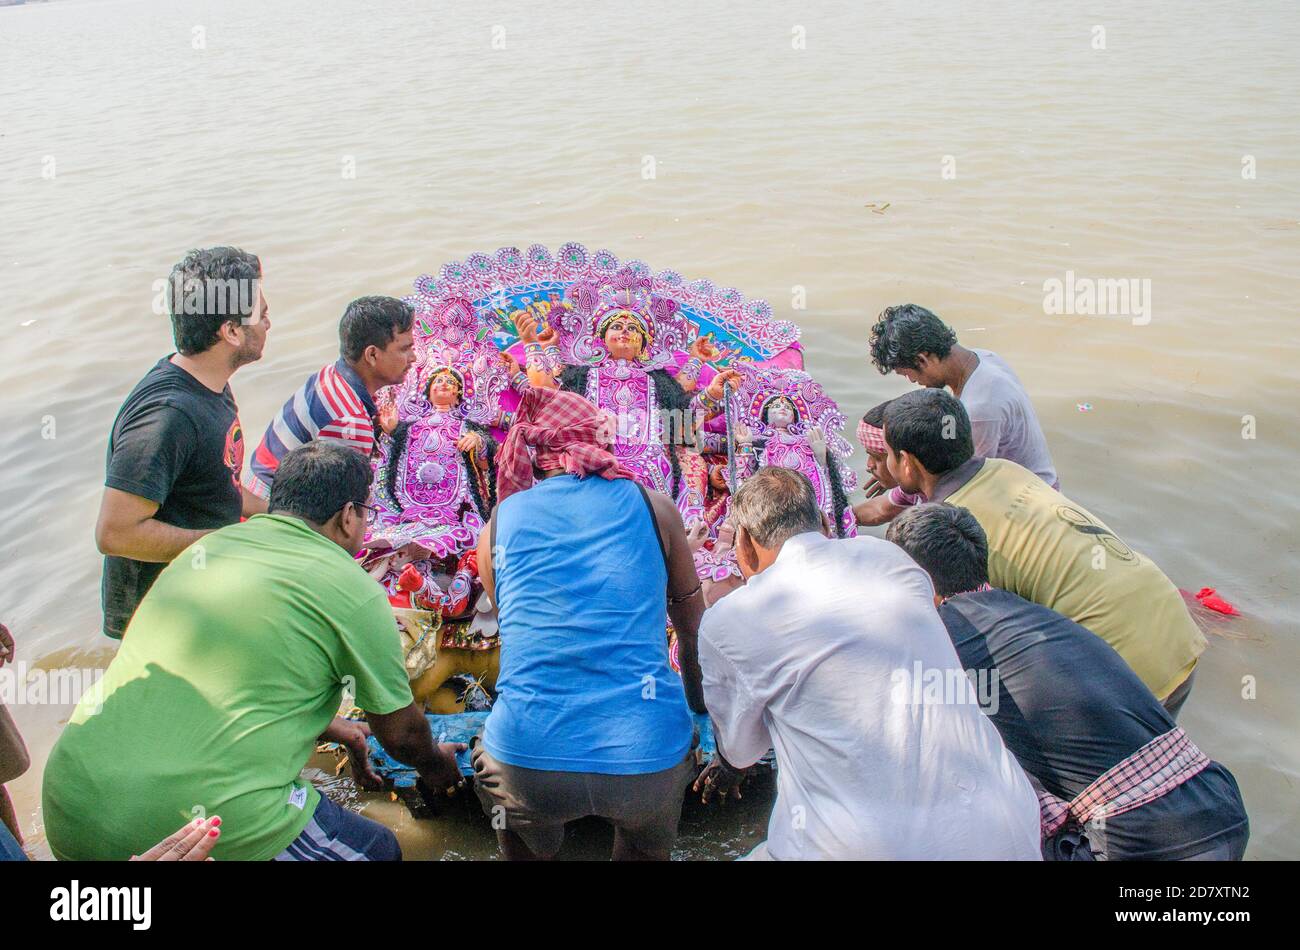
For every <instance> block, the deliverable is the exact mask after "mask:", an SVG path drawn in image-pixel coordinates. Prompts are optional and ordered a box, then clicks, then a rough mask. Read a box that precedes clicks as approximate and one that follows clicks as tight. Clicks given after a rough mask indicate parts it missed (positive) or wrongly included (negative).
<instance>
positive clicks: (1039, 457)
mask: <svg viewBox="0 0 1300 950" xmlns="http://www.w3.org/2000/svg"><path fill="white" fill-rule="evenodd" d="M971 352H972V353H974V354H975V355H976V356H978V357H979V359H980V361H979V365H978V366H976V367H975V372H973V373H971V375H970V378H969V379H967V380H966V385H965V386H963V387H962V390H961V404H962V405H963V406H964V407H965V408H966V414H967V415H968V416H970V427H971V437H972V438H973V439H974V442H975V454H976V455H978V456H982V457H985V458H998V459H1010V460H1011V461H1012V462H1015V463H1016V464H1017V465H1023V466H1024V467H1025V468H1027V469H1029V470H1030V471H1031V472H1033V473H1034V474H1035V475H1037V476H1038V477H1039V478H1041V479H1042V480H1043V481H1045V482H1047V484H1049V485H1051V486H1052V487H1053V488H1056V487H1057V480H1056V466H1055V465H1054V464H1053V463H1052V453H1051V452H1049V451H1048V450H1047V439H1046V437H1045V436H1044V435H1043V427H1042V426H1041V425H1039V424H1038V414H1037V413H1035V412H1034V404H1033V403H1031V402H1030V401H1029V394H1028V393H1027V392H1025V387H1024V384H1023V383H1021V382H1020V377H1019V376H1017V375H1016V374H1015V371H1014V370H1012V368H1011V367H1010V366H1008V365H1007V363H1006V361H1005V360H1003V359H1002V357H1000V356H998V355H997V354H996V353H994V352H993V351H992V350H977V349H973V350H971Z"/></svg>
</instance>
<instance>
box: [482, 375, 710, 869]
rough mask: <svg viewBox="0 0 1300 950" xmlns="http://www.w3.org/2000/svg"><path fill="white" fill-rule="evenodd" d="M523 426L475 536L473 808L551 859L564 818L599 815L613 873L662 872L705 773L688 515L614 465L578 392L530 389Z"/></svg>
mask: <svg viewBox="0 0 1300 950" xmlns="http://www.w3.org/2000/svg"><path fill="white" fill-rule="evenodd" d="M515 419H516V421H515V423H514V425H513V426H512V428H511V430H510V436H509V437H508V438H507V439H506V442H505V444H504V446H503V447H502V449H501V453H500V455H499V456H498V489H497V493H498V497H499V498H500V499H501V501H500V503H499V505H498V507H497V509H496V511H495V512H494V513H493V515H492V518H491V519H490V521H489V523H488V525H487V528H486V530H484V531H483V534H482V536H481V537H480V539H479V554H478V560H479V570H480V574H481V577H482V579H483V584H484V588H485V590H486V591H487V593H488V596H489V597H491V598H492V600H493V602H494V603H495V604H496V605H497V608H498V612H499V614H498V617H499V623H500V628H501V673H500V676H499V677H498V679H497V700H496V703H495V704H494V705H493V707H492V712H491V713H490V714H489V716H488V719H487V723H486V725H485V726H484V729H483V734H482V735H481V736H480V737H479V738H476V739H475V741H474V744H473V745H474V753H473V762H474V772H475V778H476V788H477V791H478V795H479V799H480V801H481V802H482V804H483V810H484V811H485V812H486V813H487V814H488V817H489V818H491V819H492V823H493V827H494V828H496V830H497V838H498V841H499V843H500V846H501V850H502V853H503V854H504V855H505V856H506V857H507V858H509V859H531V858H550V857H552V856H554V854H555V853H556V852H557V851H558V850H559V848H560V845H561V844H562V843H563V840H564V825H565V823H566V822H569V821H573V820H576V819H578V818H583V817H586V816H589V815H595V816H599V817H601V818H605V819H606V820H608V821H610V822H611V823H612V824H613V825H614V829H615V834H614V852H613V857H614V859H615V860H624V859H633V860H635V859H659V860H666V859H667V858H668V856H669V852H670V850H671V848H672V844H673V841H674V840H675V839H676V837H677V822H678V819H679V817H680V815H681V808H682V800H683V797H684V795H685V791H686V787H687V785H689V784H690V782H691V780H692V779H693V778H694V776H695V772H696V767H695V756H694V752H693V745H694V743H693V732H694V730H693V725H692V722H691V715H690V709H689V708H688V700H689V706H690V707H692V708H694V709H696V710H698V711H701V712H702V711H703V710H704V701H703V690H702V687H701V680H700V667H699V658H698V651H697V641H696V632H697V628H698V625H699V619H700V615H701V614H702V612H703V609H704V603H703V598H702V597H701V595H700V584H699V581H698V579H697V578H696V575H695V567H694V561H693V560H692V558H691V554H690V550H689V548H688V546H687V542H686V531H685V528H684V527H683V525H682V521H681V516H680V515H679V514H678V511H677V507H676V505H675V504H674V503H673V501H672V500H671V499H670V498H668V497H667V496H666V495H662V494H660V493H658V492H652V491H651V492H648V491H645V490H644V489H642V488H641V486H640V485H638V484H637V483H636V482H635V481H634V480H633V479H632V476H631V473H629V472H627V471H626V470H625V469H623V468H622V467H621V466H620V465H619V464H618V461H617V459H616V458H615V457H614V456H613V455H612V454H611V453H610V452H609V451H608V450H607V448H606V446H607V445H608V443H609V441H610V436H611V435H612V424H611V420H610V419H609V418H608V417H607V416H606V415H604V414H602V413H601V412H600V410H599V409H597V408H596V407H595V406H594V405H593V404H592V403H590V402H589V401H587V400H586V399H584V398H582V397H581V396H579V395H577V394H576V393H569V392H564V391H561V390H548V389H533V390H530V391H529V392H528V393H527V394H526V395H525V396H524V399H523V401H522V402H521V403H520V406H519V409H518V410H517V412H516V417H515ZM592 476H598V477H592ZM669 617H671V619H672V621H673V625H674V627H675V629H676V631H677V637H678V643H679V647H680V656H681V667H682V677H681V678H679V677H678V676H677V675H676V674H675V673H674V672H673V671H672V668H671V667H670V665H669V661H668V644H667V640H666V638H665V635H664V631H665V621H666V620H667V619H668V618H669Z"/></svg>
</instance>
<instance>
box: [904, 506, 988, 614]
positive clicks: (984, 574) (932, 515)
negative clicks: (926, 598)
mask: <svg viewBox="0 0 1300 950" xmlns="http://www.w3.org/2000/svg"><path fill="white" fill-rule="evenodd" d="M885 539H886V540H887V541H892V542H893V543H894V544H897V545H898V546H899V547H900V548H902V549H903V550H904V551H906V552H907V553H908V555H909V556H910V557H911V558H912V560H913V561H915V562H916V563H917V564H919V565H921V567H922V568H924V569H925V572H926V573H927V574H929V575H930V580H932V581H933V582H934V592H935V593H936V594H938V595H939V596H940V597H951V596H952V595H953V594H960V593H964V592H965V591H969V590H975V589H977V588H978V587H980V586H981V585H983V584H987V583H988V581H989V541H988V536H987V535H985V533H984V529H983V528H982V527H980V523H979V520H978V519H976V517H975V516H974V515H973V514H971V513H970V512H969V511H968V510H967V509H965V508H958V507H957V506H956V505H949V504H935V503H929V504H924V505H917V506H915V507H914V508H908V509H907V510H906V511H905V512H903V513H902V514H901V515H899V516H898V517H897V518H895V519H894V520H893V521H892V522H890V525H889V529H888V530H887V531H886V532H885Z"/></svg>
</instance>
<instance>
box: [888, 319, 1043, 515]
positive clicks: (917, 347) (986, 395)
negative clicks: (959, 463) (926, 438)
mask: <svg viewBox="0 0 1300 950" xmlns="http://www.w3.org/2000/svg"><path fill="white" fill-rule="evenodd" d="M871 360H872V362H873V363H875V364H876V368H877V369H878V370H880V372H881V373H886V374H887V373H891V372H893V373H898V374H899V375H900V376H904V377H906V378H907V379H909V380H911V381H912V382H913V383H917V384H918V385H921V386H926V387H928V388H930V389H942V388H943V387H945V386H946V387H948V388H949V389H950V390H952V394H953V395H954V396H956V397H957V398H958V399H960V400H961V401H962V405H964V406H965V407H966V414H967V415H968V416H970V421H971V435H972V436H973V437H974V440H975V454H976V455H977V456H979V457H981V458H995V459H1008V460H1010V461H1012V462H1015V463H1016V464H1017V465H1020V466H1022V467H1024V468H1027V469H1029V470H1030V471H1031V472H1033V473H1034V474H1035V475H1037V476H1038V477H1039V478H1041V479H1042V480H1043V481H1045V482H1046V483H1047V484H1048V485H1051V486H1052V487H1053V488H1058V489H1059V487H1060V485H1059V483H1058V480H1057V475H1056V466H1055V465H1053V463H1052V454H1051V453H1050V452H1049V451H1048V450H1047V439H1046V438H1044V436H1043V429H1042V427H1041V426H1040V425H1039V424H1038V416H1037V414H1036V413H1035V412H1034V406H1033V404H1032V403H1031V402H1030V401H1029V395H1028V393H1026V392H1025V387H1024V385H1023V384H1022V383H1021V382H1020V378H1019V377H1018V376H1017V375H1016V374H1015V372H1014V371H1013V370H1012V369H1011V367H1010V366H1008V365H1007V364H1006V361H1005V360H1003V359H1002V357H1000V356H998V355H997V354H996V353H994V352H992V351H991V350H979V349H967V348H966V347H964V346H962V345H961V344H959V343H958V342H957V334H955V333H954V332H953V331H952V328H951V327H949V326H948V325H947V324H946V323H944V322H943V321H942V320H940V319H939V318H938V317H937V316H935V314H933V313H931V312H930V311H929V310H927V309H925V308H924V307H919V306H917V305H916V304H912V303H905V304H900V305H899V306H897V307H886V308H885V309H884V310H883V311H882V312H881V314H880V319H879V320H878V321H877V322H876V325H875V326H874V327H872V328H871Z"/></svg>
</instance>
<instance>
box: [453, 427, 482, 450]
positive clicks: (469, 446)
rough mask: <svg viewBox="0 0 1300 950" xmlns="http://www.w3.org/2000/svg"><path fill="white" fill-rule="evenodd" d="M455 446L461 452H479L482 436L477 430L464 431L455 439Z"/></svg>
mask: <svg viewBox="0 0 1300 950" xmlns="http://www.w3.org/2000/svg"><path fill="white" fill-rule="evenodd" d="M456 448H458V449H459V450H460V451H462V452H479V453H481V452H482V451H483V436H481V435H479V434H478V433H477V432H466V433H465V434H464V435H462V436H461V437H460V438H459V439H457V440H456Z"/></svg>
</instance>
